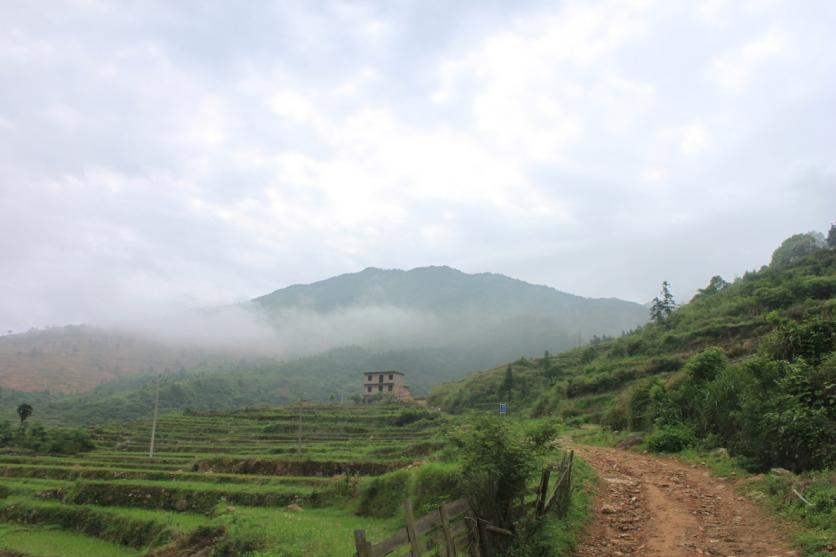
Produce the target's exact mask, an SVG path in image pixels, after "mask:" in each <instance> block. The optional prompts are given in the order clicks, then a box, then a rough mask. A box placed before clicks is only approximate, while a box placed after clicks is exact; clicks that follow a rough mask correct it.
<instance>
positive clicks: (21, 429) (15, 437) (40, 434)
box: [0, 420, 95, 454]
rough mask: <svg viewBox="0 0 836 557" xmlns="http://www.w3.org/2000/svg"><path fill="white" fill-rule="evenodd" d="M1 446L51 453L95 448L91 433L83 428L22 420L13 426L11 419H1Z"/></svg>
mask: <svg viewBox="0 0 836 557" xmlns="http://www.w3.org/2000/svg"><path fill="white" fill-rule="evenodd" d="M0 448H3V449H18V450H23V451H27V452H36V453H49V454H76V453H82V452H87V451H92V450H93V449H94V448H95V444H94V443H93V440H92V439H91V438H90V434H89V433H88V432H87V431H85V430H83V429H67V428H46V427H44V426H43V425H42V424H39V423H34V424H32V425H31V426H29V425H28V424H27V423H25V422H21V424H20V425H19V426H13V425H12V422H10V421H9V420H3V421H0Z"/></svg>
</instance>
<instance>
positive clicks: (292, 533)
mask: <svg viewBox="0 0 836 557" xmlns="http://www.w3.org/2000/svg"><path fill="white" fill-rule="evenodd" d="M403 408H404V407H403V406H342V405H340V406H337V405H332V406H303V407H301V410H300V408H299V407H281V408H272V409H258V410H246V411H239V412H230V413H223V414H199V415H197V414H196V415H184V414H168V415H163V416H161V417H160V419H159V422H158V425H157V435H156V445H155V453H154V456H153V458H152V457H150V456H149V454H148V451H149V441H150V436H151V423H150V420H148V421H140V422H133V423H128V424H122V425H113V426H107V427H102V428H96V429H94V430H93V434H94V437H95V440H96V444H97V449H96V450H94V451H93V452H90V453H86V454H82V455H77V456H46V455H33V454H25V453H20V452H17V453H15V452H6V453H0V557H4V556H6V555H15V556H19V555H22V556H30V557H51V556H60V557H90V556H97V555H103V556H104V555H107V556H122V555H125V556H128V555H130V556H140V555H149V556H150V555H157V556H166V557H168V556H173V555H184V554H190V553H189V552H190V551H191V552H194V551H197V550H199V549H200V548H201V547H204V546H206V545H212V546H213V547H215V548H216V550H217V551H218V552H219V553H221V554H224V553H223V552H224V551H226V553H225V554H228V555H236V554H239V553H241V552H243V551H245V550H246V549H247V548H248V547H250V546H251V545H253V544H252V543H250V542H251V541H253V540H255V541H257V542H258V545H259V546H260V548H259V549H258V551H257V552H256V553H255V554H256V555H261V556H267V555H277V556H278V555H282V556H284V555H288V556H290V555H351V554H352V553H353V551H354V545H353V530H354V529H355V528H365V529H366V530H367V532H369V533H371V534H372V535H375V536H377V537H383V536H386V535H388V534H389V533H391V532H393V531H395V530H396V529H397V528H398V527H399V526H400V525H399V524H398V523H397V522H396V519H373V518H360V517H357V516H354V514H352V512H351V509H350V508H348V507H347V506H346V505H345V504H344V503H342V502H341V499H339V497H337V494H339V493H340V490H341V489H342V488H343V487H344V486H346V485H348V484H349V479H350V478H351V477H352V476H360V477H369V476H375V475H378V474H382V473H385V472H387V471H390V470H393V469H396V468H399V467H403V466H406V465H410V464H412V463H414V462H415V461H417V460H421V459H423V458H426V456H427V455H429V454H430V453H432V452H433V451H435V450H437V449H438V448H440V446H441V444H440V442H439V441H437V440H436V439H435V438H434V432H435V431H436V426H437V423H436V422H428V421H426V420H421V421H417V422H414V423H411V424H407V425H401V426H398V425H395V421H396V420H395V418H397V417H398V416H399V415H400V414H401V412H403ZM300 414H301V442H300ZM248 544H249V545H248ZM184 551H185V553H184Z"/></svg>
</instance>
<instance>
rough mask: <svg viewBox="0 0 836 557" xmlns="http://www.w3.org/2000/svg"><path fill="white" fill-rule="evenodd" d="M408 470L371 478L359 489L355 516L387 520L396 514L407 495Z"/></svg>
mask: <svg viewBox="0 0 836 557" xmlns="http://www.w3.org/2000/svg"><path fill="white" fill-rule="evenodd" d="M408 486H409V470H397V471H395V472H389V473H388V474H383V475H382V476H377V477H376V478H372V479H371V480H369V481H368V483H366V484H365V485H363V486H362V487H361V489H360V503H359V505H358V507H357V514H358V515H360V516H373V517H377V518H389V517H391V516H394V515H395V514H397V513H398V511H399V510H400V508H401V505H402V504H403V501H404V499H406V498H407V497H408V495H409V491H408Z"/></svg>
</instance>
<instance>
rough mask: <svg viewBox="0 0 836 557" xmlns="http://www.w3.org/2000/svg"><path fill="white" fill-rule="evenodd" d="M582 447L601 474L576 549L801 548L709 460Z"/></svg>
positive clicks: (593, 554) (666, 556) (581, 554)
mask: <svg viewBox="0 0 836 557" xmlns="http://www.w3.org/2000/svg"><path fill="white" fill-rule="evenodd" d="M575 451H576V452H577V454H578V455H579V456H581V457H582V458H583V459H584V460H586V461H587V462H588V463H589V464H590V465H592V467H593V468H595V470H596V471H597V472H598V475H599V476H600V478H601V485H600V487H599V490H598V497H597V498H596V500H595V503H594V504H593V510H594V518H593V521H592V524H590V526H589V528H588V529H587V531H586V532H585V533H584V536H583V539H582V541H581V543H580V544H579V546H578V548H577V551H576V553H575V555H576V557H602V556H611V555H612V556H618V555H638V556H647V557H685V556H687V557H692V556H695V555H712V556H717V557H719V556H723V557H742V556H745V557H750V556H751V557H772V556H774V557H788V556H793V555H798V553H797V552H796V551H793V550H792V548H791V547H790V545H789V543H787V541H786V540H785V539H783V538H782V536H781V531H780V529H779V528H778V527H777V526H776V524H775V523H774V522H773V521H772V520H770V519H769V517H766V516H764V515H763V514H762V513H761V512H759V511H758V509H757V508H756V507H755V506H754V505H753V504H752V503H751V502H749V501H748V500H746V499H745V498H743V497H741V496H740V495H737V494H736V493H735V492H734V487H733V485H732V482H731V481H728V480H725V479H722V478H714V477H711V476H710V474H709V472H708V470H707V469H706V468H704V467H701V466H696V465H689V464H684V463H682V462H679V461H676V460H671V459H665V458H659V457H657V456H651V455H643V454H639V453H636V452H631V451H624V450H619V449H611V448H601V447H587V446H577V447H575Z"/></svg>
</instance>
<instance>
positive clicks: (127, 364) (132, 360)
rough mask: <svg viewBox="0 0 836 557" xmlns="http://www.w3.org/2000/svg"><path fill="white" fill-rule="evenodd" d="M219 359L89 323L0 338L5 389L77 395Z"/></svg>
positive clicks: (188, 347)
mask: <svg viewBox="0 0 836 557" xmlns="http://www.w3.org/2000/svg"><path fill="white" fill-rule="evenodd" d="M217 359H218V358H217V356H214V357H213V356H211V351H208V350H206V349H203V348H200V347H197V346H194V345H180V346H176V345H172V344H170V343H165V342H162V341H159V340H153V339H151V338H148V337H145V336H142V335H135V334H128V333H125V332H117V331H110V330H105V329H101V328H97V327H92V326H88V325H67V326H64V327H50V328H46V329H33V330H31V331H29V332H26V333H21V334H13V335H5V336H2V337H0V386H2V387H6V388H8V389H15V390H18V391H50V392H53V393H76V392H84V391H89V390H90V389H92V388H94V387H96V386H97V385H100V384H102V383H106V382H108V381H112V380H114V379H117V378H120V377H128V376H131V375H136V374H143V373H151V374H154V373H162V372H164V371H178V370H183V369H187V368H193V367H196V366H198V365H202V364H205V363H206V362H207V361H212V360H217Z"/></svg>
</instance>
